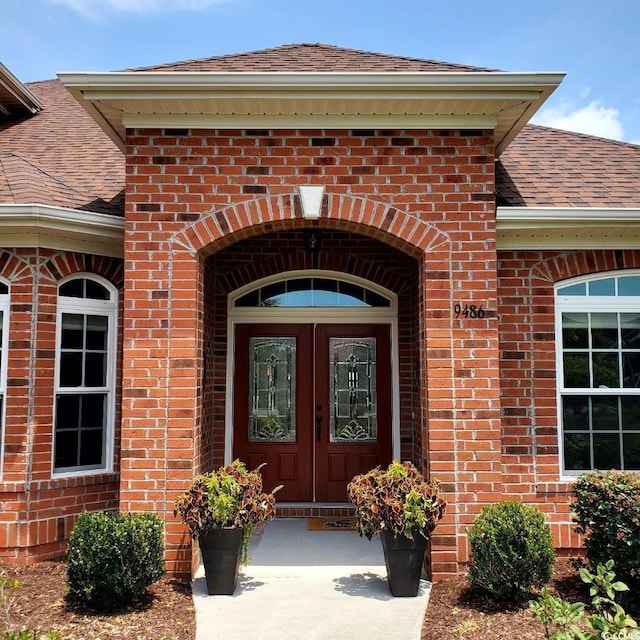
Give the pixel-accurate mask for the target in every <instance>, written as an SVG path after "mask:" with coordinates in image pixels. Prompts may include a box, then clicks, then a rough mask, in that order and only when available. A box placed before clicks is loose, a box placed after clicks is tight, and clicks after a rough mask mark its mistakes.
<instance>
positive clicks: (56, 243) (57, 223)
mask: <svg viewBox="0 0 640 640" xmlns="http://www.w3.org/2000/svg"><path fill="white" fill-rule="evenodd" d="M0 235H1V236H2V242H3V245H4V246H6V247H43V248H47V249H55V250H63V251H78V252H80V253H92V254H95V255H101V256H108V257H114V258H122V257H123V256H124V218H119V217H116V216H110V215H106V214H104V213H93V212H91V211H79V210H76V209H65V208H62V207H50V206H46V205H40V204H17V205H0Z"/></svg>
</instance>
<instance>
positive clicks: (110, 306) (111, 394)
mask: <svg viewBox="0 0 640 640" xmlns="http://www.w3.org/2000/svg"><path fill="white" fill-rule="evenodd" d="M71 280H93V281H94V282H96V283H98V284H99V285H101V286H102V287H104V288H105V289H106V290H107V291H108V292H109V296H110V299H109V300H97V299H93V298H72V297H67V296H61V295H60V294H58V308H57V316H56V366H55V386H54V399H53V425H52V431H53V440H52V451H51V475H52V477H56V478H63V477H70V476H73V477H75V476H85V475H95V474H100V473H110V472H112V471H113V452H114V439H115V396H116V347H117V333H118V324H117V321H118V292H117V289H116V288H115V287H114V286H113V285H112V284H111V283H110V282H109V281H108V280H105V279H104V278H101V277H100V276H96V275H94V274H91V273H75V274H73V275H72V276H67V277H66V278H64V279H63V280H61V281H60V282H59V283H58V290H59V289H60V287H61V286H62V285H64V284H66V283H67V282H69V281H71ZM64 313H67V314H78V315H85V316H86V315H98V316H105V317H106V318H107V319H108V320H107V321H108V335H107V371H106V379H105V382H106V384H105V386H103V387H84V386H82V387H62V386H60V362H61V357H60V356H61V353H62V349H61V345H62V315H63V314H64ZM78 393H81V394H84V393H86V394H89V393H106V394H107V402H106V404H107V407H106V416H105V429H104V433H103V435H102V437H103V462H102V464H100V465H91V466H77V467H64V469H60V470H58V469H56V466H55V444H56V442H55V441H56V410H57V398H58V395H65V394H67V395H73V394H78Z"/></svg>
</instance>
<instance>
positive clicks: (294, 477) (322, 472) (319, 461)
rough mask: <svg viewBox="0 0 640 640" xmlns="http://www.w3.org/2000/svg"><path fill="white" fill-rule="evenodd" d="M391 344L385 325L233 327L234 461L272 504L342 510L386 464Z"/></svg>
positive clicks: (388, 439) (388, 458)
mask: <svg viewBox="0 0 640 640" xmlns="http://www.w3.org/2000/svg"><path fill="white" fill-rule="evenodd" d="M390 343H391V341H390V325H388V324H357V325H349V324H316V325H314V324H239V325H236V332H235V372H234V401H233V407H234V414H233V415H234V418H233V424H234V435H233V456H234V458H240V459H241V460H244V461H245V462H246V463H247V464H248V465H249V466H250V467H251V468H254V467H256V466H258V465H259V464H262V463H266V466H265V467H263V469H262V473H263V477H264V484H265V488H266V489H267V490H271V489H272V488H273V487H274V486H276V485H279V484H282V485H283V489H282V490H281V491H280V493H279V494H278V500H279V501H305V502H307V501H317V502H344V501H345V500H346V486H347V483H348V482H349V481H350V480H351V478H352V477H353V476H354V475H356V474H358V473H362V472H365V471H368V470H369V469H371V468H373V467H375V466H376V465H378V464H383V465H386V464H388V463H389V462H390V459H391V452H392V443H391V355H390Z"/></svg>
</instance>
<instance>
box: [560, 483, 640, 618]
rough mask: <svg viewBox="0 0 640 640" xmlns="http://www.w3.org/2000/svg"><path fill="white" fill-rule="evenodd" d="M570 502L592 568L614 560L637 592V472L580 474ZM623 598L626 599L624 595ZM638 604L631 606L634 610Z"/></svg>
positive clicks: (639, 526)
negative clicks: (572, 500)
mask: <svg viewBox="0 0 640 640" xmlns="http://www.w3.org/2000/svg"><path fill="white" fill-rule="evenodd" d="M574 494H575V500H574V502H573V503H572V505H571V506H572V509H573V515H574V517H573V519H574V522H575V523H576V524H577V527H576V530H577V531H578V533H581V534H583V535H584V546H585V550H586V556H587V560H588V564H589V567H590V568H591V570H593V569H594V567H596V566H598V565H599V564H605V563H606V562H607V560H613V561H614V563H615V567H616V574H617V576H618V577H619V578H620V580H621V581H622V582H624V583H625V584H626V585H627V586H628V587H629V589H630V590H631V592H632V593H633V592H635V593H637V592H638V591H640V475H638V474H635V473H625V472H620V471H593V472H590V473H585V474H582V475H581V476H579V477H578V479H577V480H576V483H575V486H574ZM624 600H625V601H627V600H628V598H624ZM637 609H638V607H637V606H636V607H634V610H637Z"/></svg>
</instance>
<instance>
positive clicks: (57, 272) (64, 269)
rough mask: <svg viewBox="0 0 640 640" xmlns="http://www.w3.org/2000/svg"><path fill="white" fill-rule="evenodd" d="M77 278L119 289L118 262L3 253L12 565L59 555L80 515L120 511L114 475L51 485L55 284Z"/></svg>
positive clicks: (4, 526)
mask: <svg viewBox="0 0 640 640" xmlns="http://www.w3.org/2000/svg"><path fill="white" fill-rule="evenodd" d="M79 272H90V273H95V274H98V275H102V276H103V277H105V278H107V279H109V280H110V281H111V282H112V283H113V284H114V285H116V286H117V287H119V288H121V287H122V275H123V274H122V261H121V260H113V259H110V258H91V257H90V256H86V255H80V254H73V253H64V252H60V253H56V252H53V251H48V250H38V249H16V250H13V251H12V250H9V249H5V250H3V251H1V252H0V275H1V276H2V277H3V278H5V279H6V280H7V281H8V282H9V283H10V325H9V344H8V349H9V358H8V370H7V391H6V414H5V425H4V427H5V428H4V430H5V433H4V460H3V463H4V464H3V475H2V482H0V501H2V502H1V504H2V509H1V515H0V555H2V556H3V557H8V558H11V559H12V560H13V561H18V562H32V561H34V560H37V559H42V558H48V557H51V556H55V555H61V554H62V553H64V551H65V542H66V539H67V537H68V535H69V532H70V530H71V527H72V526H73V523H74V522H75V519H76V517H77V516H78V514H79V513H80V512H82V511H83V510H85V509H86V510H89V511H95V510H103V509H114V508H117V504H118V476H117V473H113V474H101V475H95V476H90V477H81V478H67V479H62V478H58V479H51V468H52V456H53V407H54V386H55V379H54V371H55V330H56V298H57V284H58V282H59V280H60V279H62V278H63V277H65V276H67V275H70V274H73V273H79ZM116 402H117V404H118V405H119V396H118V398H117V400H116ZM118 423H119V412H118V414H117V415H116V425H118ZM118 435H119V434H118V433H116V442H117V439H118ZM116 452H117V449H116Z"/></svg>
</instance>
